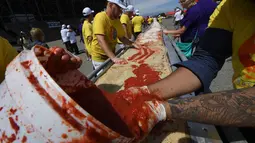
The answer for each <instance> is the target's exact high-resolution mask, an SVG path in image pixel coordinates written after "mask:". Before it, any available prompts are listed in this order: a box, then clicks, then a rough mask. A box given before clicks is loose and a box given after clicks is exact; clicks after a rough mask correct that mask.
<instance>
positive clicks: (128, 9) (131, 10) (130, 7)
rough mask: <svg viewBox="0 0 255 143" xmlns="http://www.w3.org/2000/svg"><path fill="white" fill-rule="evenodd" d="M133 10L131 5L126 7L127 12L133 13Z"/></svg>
mask: <svg viewBox="0 0 255 143" xmlns="http://www.w3.org/2000/svg"><path fill="white" fill-rule="evenodd" d="M134 10H135V8H134V6H133V5H128V6H127V9H126V11H127V12H133V11H134Z"/></svg>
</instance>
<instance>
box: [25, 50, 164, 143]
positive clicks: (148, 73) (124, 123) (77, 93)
mask: <svg viewBox="0 0 255 143" xmlns="http://www.w3.org/2000/svg"><path fill="white" fill-rule="evenodd" d="M141 50H143V51H139V52H141V53H143V54H144V55H138V54H136V55H134V56H133V57H131V58H130V59H129V60H134V61H137V62H140V63H142V64H141V65H140V66H132V67H133V68H134V70H133V72H134V74H135V75H136V77H131V78H129V79H127V80H126V81H125V84H124V87H125V88H129V87H140V86H144V85H148V84H151V83H154V82H156V81H158V80H160V77H159V72H157V71H155V70H153V69H152V68H150V67H149V66H148V65H147V64H143V62H144V60H145V59H146V58H148V57H149V56H150V55H152V54H153V51H152V50H151V49H149V48H147V47H144V48H141ZM139 52H138V53H139ZM24 64H26V63H24ZM26 65H27V64H26ZM25 68H26V66H25ZM49 68H53V67H47V71H48V70H50V69H49ZM50 73H51V76H52V77H56V75H52V74H53V73H54V72H50ZM28 79H29V81H30V82H31V83H32V84H33V85H34V86H35V88H36V90H37V91H38V92H39V93H40V94H41V96H43V97H44V98H45V99H47V100H48V103H49V104H50V105H51V106H52V107H53V109H55V111H57V112H58V113H59V114H60V115H61V116H62V117H63V118H64V119H66V120H68V122H69V123H70V124H71V125H74V126H75V127H76V128H78V129H82V128H83V127H84V126H83V125H80V124H79V123H77V122H76V121H75V120H74V119H73V118H72V117H71V116H70V114H72V113H75V112H76V111H72V110H75V109H74V108H73V106H74V105H72V106H70V105H69V104H68V103H66V101H65V99H64V98H63V99H61V100H62V103H63V104H62V106H58V104H57V103H56V101H55V100H54V99H52V98H51V97H50V95H48V93H47V92H46V91H45V90H44V89H43V88H42V87H41V86H40V84H39V82H38V80H37V78H36V77H35V76H34V75H33V74H32V72H30V76H29V77H28ZM80 80H84V82H87V83H88V85H91V84H92V85H91V86H87V87H85V86H78V85H72V92H69V93H68V95H69V96H70V97H71V98H72V99H73V100H74V101H75V102H76V103H77V104H79V105H80V106H81V107H82V108H83V109H85V110H86V111H87V112H88V113H89V114H90V115H92V116H93V117H94V118H95V119H96V120H98V121H100V122H101V123H103V124H104V125H105V126H107V127H109V128H110V129H112V130H113V131H115V132H117V133H119V134H121V135H123V136H125V137H130V138H133V137H136V138H137V139H139V138H141V137H143V136H144V133H146V132H148V129H149V127H148V120H149V119H150V118H151V114H152V113H151V111H150V110H149V108H148V107H147V106H143V105H144V102H145V101H152V100H155V99H157V97H156V96H154V95H150V94H148V93H146V92H144V91H143V90H140V91H138V93H137V92H136V93H134V92H132V91H130V90H123V91H120V92H118V93H114V94H111V93H107V92H105V91H102V90H100V89H99V88H97V87H96V85H94V84H93V83H91V81H89V80H87V79H85V78H81V79H80ZM56 82H57V81H56ZM59 86H60V87H62V88H63V89H65V88H66V87H65V86H64V85H61V84H59ZM69 108H73V109H72V110H68V111H67V109H69ZM77 117H79V118H83V116H82V114H79V115H78V116H77ZM86 118H87V119H88V120H89V121H90V122H92V124H93V125H94V127H91V126H88V125H85V127H86V132H85V134H84V137H83V138H82V139H78V140H73V141H72V142H81V141H82V140H83V141H84V142H86V143H95V142H97V143H101V142H102V143H107V142H110V141H111V140H112V139H114V137H109V133H108V132H107V131H106V130H104V127H103V126H100V125H98V124H97V123H95V122H94V121H93V118H92V117H91V118H90V117H86ZM138 120H139V121H141V122H140V123H138V122H137V121H138ZM140 127H141V128H140ZM96 129H101V130H102V131H101V132H99V131H98V130H96ZM62 137H63V136H62ZM64 137H65V136H64ZM116 138H117V136H116Z"/></svg>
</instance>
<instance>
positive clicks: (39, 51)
mask: <svg viewBox="0 0 255 143" xmlns="http://www.w3.org/2000/svg"><path fill="white" fill-rule="evenodd" d="M34 52H35V54H36V56H37V58H38V59H39V61H40V62H41V64H42V65H43V66H44V68H45V69H46V70H47V72H48V73H49V74H50V75H56V74H58V73H65V72H67V71H70V70H74V69H78V68H79V67H80V66H81V64H82V60H81V59H80V58H79V57H77V56H74V55H72V54H71V53H68V52H67V51H66V50H64V49H63V48H59V47H52V48H50V49H46V48H44V47H42V46H35V48H34Z"/></svg>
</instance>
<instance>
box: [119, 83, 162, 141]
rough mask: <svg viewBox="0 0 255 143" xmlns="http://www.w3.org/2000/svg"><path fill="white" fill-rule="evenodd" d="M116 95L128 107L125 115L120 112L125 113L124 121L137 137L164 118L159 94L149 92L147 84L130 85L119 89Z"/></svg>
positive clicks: (144, 133) (146, 132)
mask: <svg viewBox="0 0 255 143" xmlns="http://www.w3.org/2000/svg"><path fill="white" fill-rule="evenodd" d="M117 96H118V98H122V99H123V100H124V101H126V102H127V103H128V108H129V107H130V109H129V110H130V111H129V112H127V113H128V114H127V115H126V114H125V113H122V112H121V114H125V115H122V116H125V117H126V118H125V122H126V123H127V124H128V125H129V127H131V130H132V133H133V134H134V135H135V136H136V137H137V138H141V137H143V136H144V135H146V134H148V133H149V132H150V131H151V130H152V129H153V127H154V126H155V125H156V124H157V123H158V122H160V121H165V120H166V117H167V115H166V110H165V107H164V102H163V101H162V100H161V99H160V98H159V96H157V95H153V94H151V92H150V90H149V89H148V87H147V86H143V87H131V88H128V89H125V90H122V91H119V92H118V94H117ZM119 104H123V103H119Z"/></svg>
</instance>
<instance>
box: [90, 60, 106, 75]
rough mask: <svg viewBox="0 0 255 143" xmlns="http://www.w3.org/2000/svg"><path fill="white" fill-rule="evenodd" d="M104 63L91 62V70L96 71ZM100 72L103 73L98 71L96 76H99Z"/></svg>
mask: <svg viewBox="0 0 255 143" xmlns="http://www.w3.org/2000/svg"><path fill="white" fill-rule="evenodd" d="M103 63H104V62H96V61H93V60H92V64H93V67H94V68H93V69H94V70H96V69H97V68H99V67H100V66H101V65H102V64H103ZM101 72H103V69H102V70H101V71H99V72H98V73H97V75H99V74H100V73H101Z"/></svg>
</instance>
